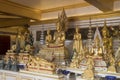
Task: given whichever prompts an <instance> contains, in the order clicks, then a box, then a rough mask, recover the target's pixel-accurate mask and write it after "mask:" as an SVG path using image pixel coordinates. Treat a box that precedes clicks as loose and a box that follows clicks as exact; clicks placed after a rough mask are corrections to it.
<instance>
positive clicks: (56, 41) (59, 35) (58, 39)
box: [53, 23, 65, 45]
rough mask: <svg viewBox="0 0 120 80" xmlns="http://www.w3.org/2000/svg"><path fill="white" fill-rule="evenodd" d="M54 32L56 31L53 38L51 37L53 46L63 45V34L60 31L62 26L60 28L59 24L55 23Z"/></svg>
mask: <svg viewBox="0 0 120 80" xmlns="http://www.w3.org/2000/svg"><path fill="white" fill-rule="evenodd" d="M56 30H57V31H56V32H55V33H54V36H53V40H54V44H57V45H64V41H65V32H64V31H63V30H62V26H60V24H59V23H57V27H56Z"/></svg>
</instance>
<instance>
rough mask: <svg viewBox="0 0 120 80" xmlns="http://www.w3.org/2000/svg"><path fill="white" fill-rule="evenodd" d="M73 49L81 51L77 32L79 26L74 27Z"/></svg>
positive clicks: (80, 40) (79, 37)
mask: <svg viewBox="0 0 120 80" xmlns="http://www.w3.org/2000/svg"><path fill="white" fill-rule="evenodd" d="M73 40H74V42H73V50H75V51H76V52H77V53H81V51H82V48H83V47H82V39H81V34H80V33H79V28H78V27H76V28H75V34H74V38H73Z"/></svg>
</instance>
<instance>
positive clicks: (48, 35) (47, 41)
mask: <svg viewBox="0 0 120 80" xmlns="http://www.w3.org/2000/svg"><path fill="white" fill-rule="evenodd" d="M51 41H52V36H51V35H50V30H47V36H46V37H45V43H46V45H48V44H49V43H51Z"/></svg>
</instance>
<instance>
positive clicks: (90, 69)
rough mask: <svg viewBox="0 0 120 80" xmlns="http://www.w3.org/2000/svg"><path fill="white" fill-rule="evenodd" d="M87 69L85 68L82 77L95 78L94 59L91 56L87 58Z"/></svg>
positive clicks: (87, 79)
mask: <svg viewBox="0 0 120 80" xmlns="http://www.w3.org/2000/svg"><path fill="white" fill-rule="evenodd" d="M86 64H87V69H86V70H84V72H83V75H82V77H83V78H84V79H86V80H94V70H93V68H94V60H93V58H92V57H91V56H89V57H88V59H87V63H86Z"/></svg>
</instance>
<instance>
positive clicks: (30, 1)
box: [8, 0, 85, 10]
mask: <svg viewBox="0 0 120 80" xmlns="http://www.w3.org/2000/svg"><path fill="white" fill-rule="evenodd" d="M8 1H11V2H14V3H17V4H21V5H24V6H27V7H32V8H36V9H40V10H44V9H50V8H55V7H61V6H67V5H73V4H78V3H85V1H84V0H8Z"/></svg>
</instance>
